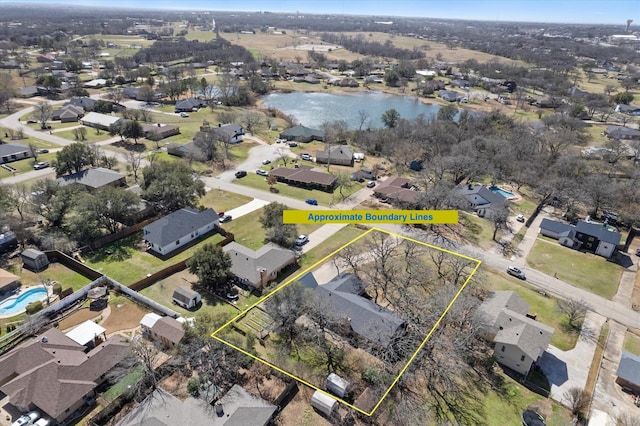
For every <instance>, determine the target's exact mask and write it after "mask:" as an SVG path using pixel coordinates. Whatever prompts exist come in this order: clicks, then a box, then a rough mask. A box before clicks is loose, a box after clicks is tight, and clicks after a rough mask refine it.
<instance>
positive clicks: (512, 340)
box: [476, 291, 553, 375]
mask: <svg viewBox="0 0 640 426" xmlns="http://www.w3.org/2000/svg"><path fill="white" fill-rule="evenodd" d="M528 312H529V304H528V303H527V302H525V301H524V300H522V298H521V297H520V296H518V295H517V294H516V293H515V292H513V291H494V292H492V293H491V294H490V295H489V297H488V298H487V300H485V301H484V302H483V303H482V305H480V307H479V308H478V311H477V313H476V319H477V321H479V323H480V326H481V329H482V331H483V333H484V336H485V337H486V338H487V339H488V340H491V341H493V343H494V344H495V345H494V355H495V357H496V361H498V363H499V364H502V365H504V366H506V367H508V368H510V369H512V370H514V371H517V372H518V373H520V374H523V375H526V374H527V373H528V372H529V370H530V369H531V366H532V365H533V364H534V363H535V362H537V361H538V360H539V359H540V357H541V356H542V354H543V353H544V351H545V350H546V349H547V347H548V346H549V342H550V341H551V336H552V335H553V328H551V327H549V326H547V325H545V324H542V323H540V322H538V321H536V320H534V319H532V318H530V317H528V316H527V314H528Z"/></svg>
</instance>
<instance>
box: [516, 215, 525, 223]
mask: <svg viewBox="0 0 640 426" xmlns="http://www.w3.org/2000/svg"><path fill="white" fill-rule="evenodd" d="M516 220H517V221H518V222H523V223H524V215H523V214H522V213H520V214H519V215H518V216H516Z"/></svg>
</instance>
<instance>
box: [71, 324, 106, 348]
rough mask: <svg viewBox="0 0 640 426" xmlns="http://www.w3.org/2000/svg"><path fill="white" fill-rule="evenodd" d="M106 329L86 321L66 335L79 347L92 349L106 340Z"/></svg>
mask: <svg viewBox="0 0 640 426" xmlns="http://www.w3.org/2000/svg"><path fill="white" fill-rule="evenodd" d="M106 331H107V330H106V329H105V328H104V327H102V326H100V325H98V324H96V323H95V322H94V321H92V320H87V321H85V322H83V323H82V324H80V325H79V326H77V327H76V328H74V329H73V330H71V331H70V332H68V333H67V337H68V338H69V339H71V340H73V341H74V342H76V343H77V344H79V345H82V346H87V347H89V348H93V347H94V346H96V345H98V344H100V343H101V342H102V341H103V340H107V336H106Z"/></svg>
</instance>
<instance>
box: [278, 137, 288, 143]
mask: <svg viewBox="0 0 640 426" xmlns="http://www.w3.org/2000/svg"><path fill="white" fill-rule="evenodd" d="M286 142H287V140H286V139H282V138H280V139H276V143H286Z"/></svg>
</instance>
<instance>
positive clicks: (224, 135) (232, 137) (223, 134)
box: [200, 123, 244, 143]
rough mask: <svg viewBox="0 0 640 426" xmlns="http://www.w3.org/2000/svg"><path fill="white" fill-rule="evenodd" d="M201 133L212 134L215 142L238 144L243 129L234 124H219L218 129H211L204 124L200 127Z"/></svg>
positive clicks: (240, 140) (242, 134)
mask: <svg viewBox="0 0 640 426" xmlns="http://www.w3.org/2000/svg"><path fill="white" fill-rule="evenodd" d="M200 131H201V132H210V133H213V134H214V135H215V137H216V139H217V140H219V141H222V142H225V143H240V142H242V136H244V127H242V126H241V125H240V124H236V123H228V124H220V123H218V127H211V126H209V124H205V125H204V126H201V127H200Z"/></svg>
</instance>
